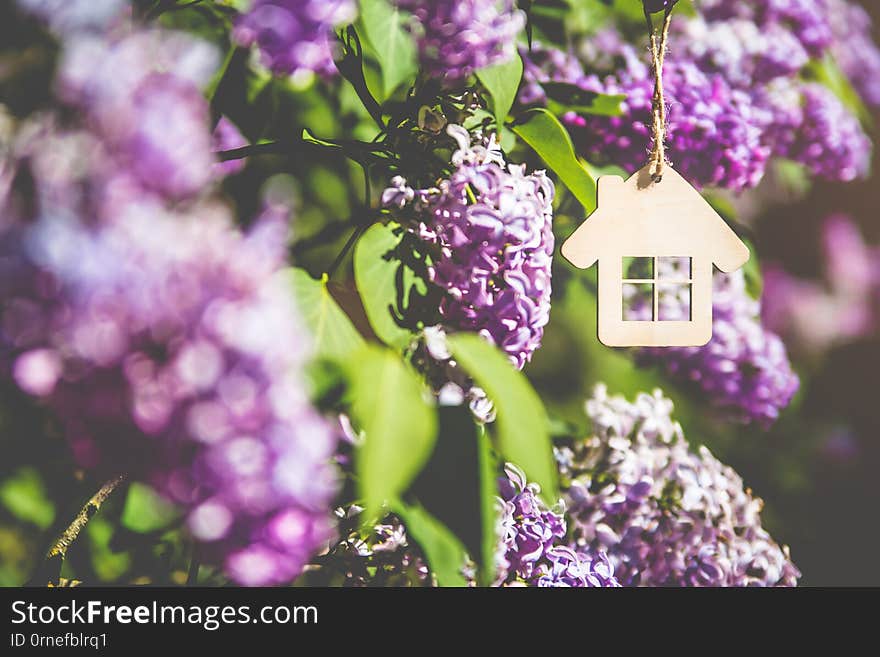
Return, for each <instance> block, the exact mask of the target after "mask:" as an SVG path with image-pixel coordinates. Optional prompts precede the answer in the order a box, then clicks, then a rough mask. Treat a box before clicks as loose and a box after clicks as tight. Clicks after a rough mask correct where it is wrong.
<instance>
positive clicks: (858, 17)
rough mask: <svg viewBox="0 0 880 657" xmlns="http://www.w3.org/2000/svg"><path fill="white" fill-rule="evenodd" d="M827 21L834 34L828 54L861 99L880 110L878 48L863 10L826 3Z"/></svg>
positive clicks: (835, 0) (841, 0) (841, 1)
mask: <svg viewBox="0 0 880 657" xmlns="http://www.w3.org/2000/svg"><path fill="white" fill-rule="evenodd" d="M828 2H829V3H830V10H829V12H828V18H829V19H830V21H831V29H832V30H833V32H834V42H833V43H832V44H831V55H832V57H833V59H834V61H835V62H836V63H837V65H838V66H839V67H840V69H841V70H842V71H843V72H844V73H845V74H846V76H847V77H848V78H849V80H850V82H852V84H853V86H854V87H855V89H856V91H858V93H859V95H860V96H861V97H862V99H863V100H864V101H865V102H866V103H867V104H868V105H870V106H871V107H880V48H878V47H877V44H876V43H875V42H874V39H873V36H872V34H873V30H874V26H873V24H872V21H871V17H870V16H869V15H868V12H867V11H865V9H864V8H863V7H861V6H859V5H857V4H854V3H852V2H847V1H846V0H828Z"/></svg>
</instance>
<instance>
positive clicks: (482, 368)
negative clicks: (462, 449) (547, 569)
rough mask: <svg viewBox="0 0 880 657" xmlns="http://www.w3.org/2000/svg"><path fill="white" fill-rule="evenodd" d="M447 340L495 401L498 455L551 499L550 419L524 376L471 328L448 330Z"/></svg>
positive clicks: (554, 492)
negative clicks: (459, 331) (524, 474)
mask: <svg viewBox="0 0 880 657" xmlns="http://www.w3.org/2000/svg"><path fill="white" fill-rule="evenodd" d="M448 340H449V347H450V349H451V351H452V354H453V357H454V358H455V360H456V361H458V363H459V364H460V365H461V366H462V367H463V368H464V369H465V371H466V372H467V373H468V374H469V375H470V376H471V377H472V378H473V379H474V381H476V383H477V385H479V386H480V387H481V388H483V389H484V390H485V391H486V394H487V395H488V396H489V399H491V400H492V403H493V404H494V405H495V411H496V413H497V418H498V419H497V421H496V425H497V435H498V446H499V449H500V451H501V455H502V456H503V457H504V458H505V459H506V460H508V461H511V462H513V463H515V464H516V465H518V466H519V467H521V468H522V469H523V470H524V471H525V473H526V475H527V476H528V478H529V481H533V482H535V483H537V484H538V485H540V486H541V490H542V491H543V495H544V498H545V499H546V501H548V502H550V503H553V502H555V500H556V499H557V497H558V493H557V487H556V465H555V463H554V460H553V447H552V445H551V443H550V433H549V420H548V419H547V412H546V411H545V410H544V405H543V404H542V403H541V399H540V398H539V397H538V395H537V393H536V392H535V390H534V389H533V388H532V386H531V384H530V383H529V382H528V379H526V377H525V375H524V374H523V373H522V372H519V371H517V369H516V368H514V366H513V365H512V364H511V363H510V361H509V360H508V359H507V358H506V357H505V356H504V355H503V354H502V353H501V352H500V351H499V350H498V349H497V348H496V347H495V346H493V345H491V344H489V343H488V342H487V341H486V340H484V339H483V338H481V337H480V336H478V335H476V334H474V333H459V334H456V335H451V336H449V338H448Z"/></svg>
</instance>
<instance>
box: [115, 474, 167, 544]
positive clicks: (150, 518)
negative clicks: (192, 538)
mask: <svg viewBox="0 0 880 657" xmlns="http://www.w3.org/2000/svg"><path fill="white" fill-rule="evenodd" d="M178 515H179V512H178V510H177V507H175V506H174V505H173V504H172V503H171V502H169V501H168V500H166V499H165V498H164V497H162V496H161V495H159V493H157V492H156V491H155V490H154V489H153V488H152V487H151V486H147V485H145V484H141V483H138V482H133V483H132V484H131V485H130V486H129V487H128V496H127V497H126V498H125V508H123V510H122V520H121V522H122V525H123V526H124V527H125V528H127V529H130V530H131V531H133V532H137V533H139V534H147V533H149V532H154V531H158V530H161V529H165V528H166V527H168V526H169V525H170V524H171V523H172V522H174V520H175V519H176V518H177V516H178Z"/></svg>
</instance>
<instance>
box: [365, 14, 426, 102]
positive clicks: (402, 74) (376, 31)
mask: <svg viewBox="0 0 880 657" xmlns="http://www.w3.org/2000/svg"><path fill="white" fill-rule="evenodd" d="M358 4H359V5H360V19H359V25H360V26H361V27H362V28H363V29H362V30H358V32H359V33H361V35H362V36H364V37H366V41H367V44H366V45H367V46H369V49H370V50H371V51H372V53H373V54H374V55H375V57H376V61H377V63H378V64H379V68H380V69H381V71H382V92H383V95H384V98H380V99H378V100H379V101H380V102H381V101H382V100H385V99H387V98H388V97H389V96H390V95H391V94H392V93H393V92H394V90H395V89H397V87H399V86H400V85H401V84H403V82H405V81H407V80H409V79H411V78H413V77H415V75H416V73H417V72H418V64H417V63H416V45H415V41H413V38H412V35H410V33H409V32H407V31H406V29H405V28H404V23H405V21H406V20H407V19H408V14H406V13H405V12H401V10H400V9H398V8H397V7H394V6H392V5H391V4H389V2H388V0H360V1H359V3H358Z"/></svg>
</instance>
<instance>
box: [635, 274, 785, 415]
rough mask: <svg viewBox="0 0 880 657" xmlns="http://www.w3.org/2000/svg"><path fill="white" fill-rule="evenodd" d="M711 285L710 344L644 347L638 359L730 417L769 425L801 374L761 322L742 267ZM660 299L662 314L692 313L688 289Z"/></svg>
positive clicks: (778, 412) (778, 341) (781, 344)
mask: <svg viewBox="0 0 880 657" xmlns="http://www.w3.org/2000/svg"><path fill="white" fill-rule="evenodd" d="M661 262H662V261H661ZM713 287H714V289H713V297H712V340H711V341H710V342H709V343H708V344H707V345H705V346H702V347H667V348H650V347H648V348H643V349H640V350H639V352H638V355H637V360H638V361H639V363H640V364H642V365H656V366H658V367H660V368H661V369H662V370H663V372H664V373H666V374H667V375H668V376H669V377H671V378H672V379H674V380H676V381H679V382H680V383H681V384H683V385H685V386H689V387H691V388H693V389H695V390H696V391H698V392H699V393H700V394H701V395H702V396H704V397H705V398H706V399H708V400H709V401H710V402H711V403H712V404H713V406H715V407H716V408H717V409H719V410H720V411H721V412H722V413H723V414H724V415H726V416H728V417H730V418H731V419H735V420H738V421H741V422H756V423H758V424H760V425H762V426H769V425H770V424H772V423H773V422H775V421H776V419H777V418H778V417H779V414H780V412H781V411H782V410H783V409H784V408H785V407H786V406H788V404H789V403H790V402H791V400H792V397H794V394H795V393H796V392H797V390H798V387H799V380H798V377H797V375H796V374H795V373H794V372H793V371H792V369H791V363H790V362H789V360H788V355H787V353H786V350H785V345H784V344H783V343H782V340H781V339H780V338H779V336H778V335H776V334H775V333H772V332H770V331H769V330H767V329H766V328H764V327H763V326H762V324H761V317H760V315H761V307H760V303H759V302H758V301H756V300H754V299H752V298H751V297H750V296H749V294H748V291H747V290H746V284H745V276H744V275H743V273H742V271H738V272H734V273H733V274H722V273H716V274H715V278H714V285H713ZM659 301H660V303H661V304H662V306H663V307H662V308H661V309H660V313H661V316H663V317H667V318H670V319H675V318H681V319H684V318H686V317H687V316H688V314H689V312H690V310H689V307H690V295H689V292H688V291H687V289H686V288H683V289H682V290H681V292H680V294H679V295H675V294H668V295H661V297H660V300H659ZM647 312H650V309H648V310H647Z"/></svg>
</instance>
